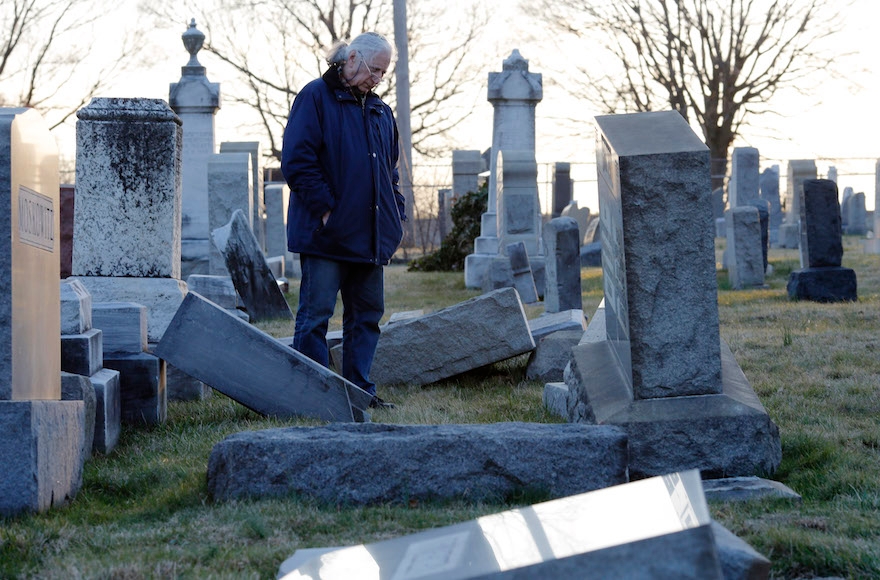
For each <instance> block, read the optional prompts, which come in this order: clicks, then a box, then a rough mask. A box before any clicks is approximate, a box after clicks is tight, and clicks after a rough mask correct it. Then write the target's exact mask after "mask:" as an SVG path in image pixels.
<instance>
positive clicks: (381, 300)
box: [293, 254, 385, 395]
mask: <svg viewBox="0 0 880 580" xmlns="http://www.w3.org/2000/svg"><path fill="white" fill-rule="evenodd" d="M300 264H301V265H302V280H301V281H300V287H299V307H298V308H297V311H296V326H295V329H294V334H293V348H294V349H296V350H298V351H299V352H301V353H302V354H304V355H306V356H307V357H309V358H310V359H312V360H313V361H315V362H317V363H318V364H321V365H323V366H325V367H326V366H329V365H328V362H329V352H328V350H327V323H328V322H329V320H330V318H331V317H332V316H333V310H334V308H335V307H336V295H337V294H338V293H339V292H342V308H343V309H342V376H343V377H344V378H346V379H348V380H349V381H351V382H352V383H354V384H355V385H357V386H358V387H360V388H361V389H363V390H365V391H367V392H368V393H370V394H371V395H375V394H376V384H375V383H373V382H372V381H370V368H371V367H372V366H373V355H374V354H375V353H376V344H377V343H378V342H379V320H381V319H382V314H384V312H385V283H384V273H383V270H382V266H376V265H374V264H359V263H354V262H338V261H336V260H328V259H326V258H318V257H316V256H308V255H305V254H300Z"/></svg>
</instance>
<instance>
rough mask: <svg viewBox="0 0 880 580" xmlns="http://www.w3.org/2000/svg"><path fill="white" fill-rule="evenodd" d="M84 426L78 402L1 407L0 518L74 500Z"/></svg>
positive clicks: (11, 403) (13, 403)
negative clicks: (0, 468)
mask: <svg viewBox="0 0 880 580" xmlns="http://www.w3.org/2000/svg"><path fill="white" fill-rule="evenodd" d="M58 384H59V389H60V384H61V373H60V372H59V373H58ZM84 422H85V410H84V404H83V402H82V401H0V433H3V437H0V464H2V465H3V477H0V515H4V516H14V515H17V514H20V513H24V512H42V511H46V510H48V509H49V508H50V507H55V506H59V505H62V504H63V503H65V502H66V501H67V500H69V499H71V498H73V497H74V496H76V494H77V492H78V491H79V489H80V487H82V470H83V461H84V458H83V444H84V438H85V428H84Z"/></svg>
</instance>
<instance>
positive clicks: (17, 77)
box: [0, 0, 135, 129]
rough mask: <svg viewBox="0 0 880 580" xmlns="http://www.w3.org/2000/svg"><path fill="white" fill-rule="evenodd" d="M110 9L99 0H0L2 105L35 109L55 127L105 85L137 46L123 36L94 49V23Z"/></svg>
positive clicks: (128, 61) (112, 30)
mask: <svg viewBox="0 0 880 580" xmlns="http://www.w3.org/2000/svg"><path fill="white" fill-rule="evenodd" d="M109 11H110V9H109V8H108V6H107V4H106V3H105V2H103V1H100V0H95V1H90V0H86V1H82V0H3V3H2V4H0V106H7V107H9V106H13V107H33V108H35V109H38V110H39V111H40V112H41V113H42V114H43V116H44V117H45V118H46V120H47V123H48V124H49V126H50V128H52V129H55V128H56V127H58V126H59V125H61V124H62V123H64V122H65V121H66V120H67V119H68V118H70V117H71V115H73V113H74V112H76V111H77V109H79V108H80V107H82V106H83V105H85V104H86V103H87V102H88V101H89V100H90V99H91V97H92V96H94V95H95V94H96V93H97V92H98V91H100V90H101V89H102V88H104V87H105V86H107V85H108V83H109V82H110V81H111V80H112V78H113V75H114V74H115V73H117V72H119V71H121V70H122V69H123V68H125V67H126V66H127V65H128V63H130V62H131V59H132V56H133V54H134V52H135V51H134V48H133V45H132V44H131V42H132V41H131V40H130V38H124V39H121V44H119V45H117V46H116V47H114V50H115V52H114V53H113V54H110V55H107V54H102V55H97V54H96V51H95V40H96V37H97V36H98V35H97V33H96V32H95V26H96V25H97V24H98V23H99V22H100V21H101V20H102V19H103V18H104V17H106V16H107V15H108V13H109ZM108 30H110V31H111V32H116V30H115V29H113V28H112V27H108ZM90 57H100V58H90ZM98 60H100V62H97V61H98Z"/></svg>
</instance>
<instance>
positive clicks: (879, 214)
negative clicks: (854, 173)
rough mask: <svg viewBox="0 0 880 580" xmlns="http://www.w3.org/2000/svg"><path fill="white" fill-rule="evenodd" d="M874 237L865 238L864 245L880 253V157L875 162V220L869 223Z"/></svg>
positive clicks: (868, 250) (871, 251)
mask: <svg viewBox="0 0 880 580" xmlns="http://www.w3.org/2000/svg"><path fill="white" fill-rule="evenodd" d="M868 226H869V229H870V230H871V233H872V234H873V237H872V238H869V239H867V240H864V241H863V242H862V245H863V246H864V249H865V252H866V253H869V254H880V159H878V160H877V162H876V163H875V164H874V220H873V223H871V224H868Z"/></svg>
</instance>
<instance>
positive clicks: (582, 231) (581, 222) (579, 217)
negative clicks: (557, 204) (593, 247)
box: [560, 199, 592, 245]
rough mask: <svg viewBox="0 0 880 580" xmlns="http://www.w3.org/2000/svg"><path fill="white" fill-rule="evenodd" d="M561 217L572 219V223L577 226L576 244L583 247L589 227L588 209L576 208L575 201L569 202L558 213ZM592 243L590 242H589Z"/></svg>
mask: <svg viewBox="0 0 880 580" xmlns="http://www.w3.org/2000/svg"><path fill="white" fill-rule="evenodd" d="M560 216H561V217H570V218H572V219H574V221H576V222H577V224H578V243H579V244H581V245H583V244H586V243H587V241H586V237H587V228H589V227H590V219H591V217H592V216H591V215H590V208H588V207H578V202H577V200H574V199H573V200H571V203H569V204H568V205H567V206H565V207H564V208H563V209H562V212H561V213H560ZM591 241H592V240H591Z"/></svg>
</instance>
